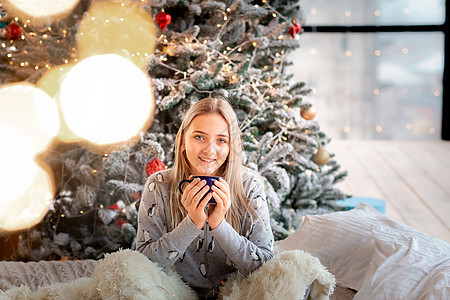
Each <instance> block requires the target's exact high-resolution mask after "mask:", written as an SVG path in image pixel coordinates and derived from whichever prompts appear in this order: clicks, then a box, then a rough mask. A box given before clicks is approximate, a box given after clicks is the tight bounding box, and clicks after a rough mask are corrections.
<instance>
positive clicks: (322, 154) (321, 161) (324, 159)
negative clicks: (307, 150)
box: [311, 146, 330, 166]
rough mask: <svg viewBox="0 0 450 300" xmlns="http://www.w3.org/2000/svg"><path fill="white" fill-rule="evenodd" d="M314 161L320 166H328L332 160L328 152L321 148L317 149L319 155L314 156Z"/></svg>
mask: <svg viewBox="0 0 450 300" xmlns="http://www.w3.org/2000/svg"><path fill="white" fill-rule="evenodd" d="M311 159H312V161H313V162H314V163H315V164H316V165H319V166H323V165H326V164H327V163H328V161H329V160H330V153H328V151H327V150H325V149H323V148H322V146H319V149H317V153H316V154H314V155H313V156H312V158H311Z"/></svg>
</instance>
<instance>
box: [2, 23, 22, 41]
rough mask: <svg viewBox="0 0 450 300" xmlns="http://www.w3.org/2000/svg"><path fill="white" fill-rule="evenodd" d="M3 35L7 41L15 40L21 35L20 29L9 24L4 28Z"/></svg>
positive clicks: (15, 25)
mask: <svg viewBox="0 0 450 300" xmlns="http://www.w3.org/2000/svg"><path fill="white" fill-rule="evenodd" d="M5 35H6V38H7V39H8V40H17V39H18V38H20V36H21V35H22V27H20V26H19V25H17V24H14V23H11V24H9V25H8V26H6V27H5Z"/></svg>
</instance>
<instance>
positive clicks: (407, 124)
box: [405, 123, 413, 130]
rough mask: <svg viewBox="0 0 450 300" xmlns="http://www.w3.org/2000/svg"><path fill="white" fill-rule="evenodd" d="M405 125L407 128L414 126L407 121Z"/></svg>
mask: <svg viewBox="0 0 450 300" xmlns="http://www.w3.org/2000/svg"><path fill="white" fill-rule="evenodd" d="M405 127H406V129H408V130H411V129H412V127H413V126H412V124H411V123H406V125H405Z"/></svg>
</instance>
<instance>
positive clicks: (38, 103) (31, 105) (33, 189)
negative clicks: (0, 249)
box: [0, 83, 59, 230]
mask: <svg viewBox="0 0 450 300" xmlns="http://www.w3.org/2000/svg"><path fill="white" fill-rule="evenodd" d="M58 129H59V118H58V112H57V108H56V105H55V102H54V101H53V99H52V98H51V97H50V96H49V95H47V94H46V93H45V92H43V91H41V90H40V89H38V88H37V87H35V86H34V85H32V84H26V83H20V84H12V85H6V86H3V87H1V88H0V140H1V141H2V151H0V166H1V167H2V171H1V172H0V174H1V175H0V189H1V191H2V197H0V205H1V207H2V209H1V210H0V229H3V230H18V229H22V228H26V227H29V226H32V225H34V224H36V223H38V222H39V221H40V220H41V219H42V217H43V216H44V215H45V213H46V212H47V210H48V206H49V204H50V202H51V199H52V198H53V190H54V189H53V186H52V183H51V181H50V180H49V176H48V175H47V173H46V172H45V171H44V170H43V169H41V168H40V167H39V166H38V165H37V164H36V162H35V161H34V159H35V157H36V154H38V153H39V152H41V151H43V150H44V149H45V148H46V147H47V146H48V145H49V143H50V141H51V140H52V139H53V137H54V136H55V134H56V133H57V132H58Z"/></svg>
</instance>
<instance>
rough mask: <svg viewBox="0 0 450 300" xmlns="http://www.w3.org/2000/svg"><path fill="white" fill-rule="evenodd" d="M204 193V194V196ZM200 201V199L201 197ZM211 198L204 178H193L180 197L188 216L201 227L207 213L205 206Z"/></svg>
mask: <svg viewBox="0 0 450 300" xmlns="http://www.w3.org/2000/svg"><path fill="white" fill-rule="evenodd" d="M205 194H206V196H205ZM203 196H205V198H203V200H202V201H200V199H202V197H203ZM211 198H212V193H209V186H208V185H207V184H206V181H205V180H200V178H195V179H194V180H192V182H191V183H189V184H188V185H187V186H186V188H185V189H184V192H183V196H182V198H181V204H182V205H183V206H184V208H185V209H186V210H187V212H188V215H189V217H190V218H191V220H192V222H194V224H195V226H197V227H198V228H199V229H202V228H203V226H204V225H205V222H206V219H207V215H206V212H205V206H206V205H207V204H208V202H209V200H211Z"/></svg>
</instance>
